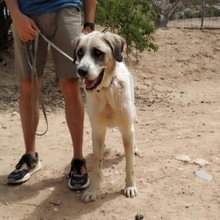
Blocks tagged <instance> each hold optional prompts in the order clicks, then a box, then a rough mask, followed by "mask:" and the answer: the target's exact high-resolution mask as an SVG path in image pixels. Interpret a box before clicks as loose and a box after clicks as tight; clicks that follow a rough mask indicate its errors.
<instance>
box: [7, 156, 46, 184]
mask: <svg viewBox="0 0 220 220" xmlns="http://www.w3.org/2000/svg"><path fill="white" fill-rule="evenodd" d="M41 168H42V165H41V162H40V161H39V157H38V153H35V157H32V156H30V155H28V154H24V155H23V156H22V158H21V159H20V161H19V162H18V164H17V165H16V167H15V170H14V171H13V172H12V173H10V174H9V176H8V183H23V182H25V181H27V180H29V179H30V176H31V175H32V174H34V173H35V172H37V171H38V170H40V169H41Z"/></svg>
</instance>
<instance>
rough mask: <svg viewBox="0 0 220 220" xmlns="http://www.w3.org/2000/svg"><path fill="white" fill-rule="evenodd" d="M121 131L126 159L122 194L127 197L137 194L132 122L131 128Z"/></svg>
mask: <svg viewBox="0 0 220 220" xmlns="http://www.w3.org/2000/svg"><path fill="white" fill-rule="evenodd" d="M120 131H121V133H122V140H123V145H124V150H125V159H126V168H125V170H126V179H125V182H126V183H125V189H124V195H126V196H127V197H134V196H136V195H137V187H136V182H135V176H134V142H135V132H134V126H133V124H132V126H131V128H128V129H127V128H126V129H122V128H121V129H120Z"/></svg>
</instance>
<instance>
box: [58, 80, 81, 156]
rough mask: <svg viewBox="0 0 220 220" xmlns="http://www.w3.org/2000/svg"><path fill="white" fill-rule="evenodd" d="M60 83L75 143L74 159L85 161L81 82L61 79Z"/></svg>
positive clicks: (68, 122) (67, 119) (68, 123)
mask: <svg viewBox="0 0 220 220" xmlns="http://www.w3.org/2000/svg"><path fill="white" fill-rule="evenodd" d="M59 83H60V89H61V91H62V94H63V96H64V101H65V113H66V121H67V125H68V128H69V131H70V135H71V138H72V142H73V158H77V159H83V152H82V145H83V123H84V107H83V102H82V97H81V93H80V90H79V80H78V79H73V78H60V79H59Z"/></svg>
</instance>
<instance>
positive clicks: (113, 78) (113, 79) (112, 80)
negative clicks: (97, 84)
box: [96, 76, 116, 92]
mask: <svg viewBox="0 0 220 220" xmlns="http://www.w3.org/2000/svg"><path fill="white" fill-rule="evenodd" d="M115 78H116V77H115V76H113V77H112V79H111V82H110V84H109V86H111V85H112V84H113V82H114V81H115ZM96 91H97V92H100V89H97V90H96Z"/></svg>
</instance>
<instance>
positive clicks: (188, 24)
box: [167, 0, 220, 29]
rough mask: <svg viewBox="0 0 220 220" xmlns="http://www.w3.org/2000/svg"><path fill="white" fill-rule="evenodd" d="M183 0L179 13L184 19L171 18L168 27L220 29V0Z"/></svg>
mask: <svg viewBox="0 0 220 220" xmlns="http://www.w3.org/2000/svg"><path fill="white" fill-rule="evenodd" d="M181 2H182V5H181V9H180V11H179V12H178V15H181V16H182V17H184V19H176V20H171V21H169V22H168V25H167V26H168V27H172V28H191V29H220V0H194V1H189V0H182V1H181ZM189 17H190V18H189ZM196 17H197V18H196ZM198 17H201V18H198Z"/></svg>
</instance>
